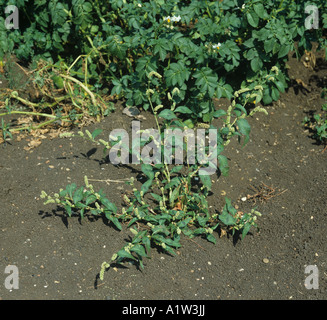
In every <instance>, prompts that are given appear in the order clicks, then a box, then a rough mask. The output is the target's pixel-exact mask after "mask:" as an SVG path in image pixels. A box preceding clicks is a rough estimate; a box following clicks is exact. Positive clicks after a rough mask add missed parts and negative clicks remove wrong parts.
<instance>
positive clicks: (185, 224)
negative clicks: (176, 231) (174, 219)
mask: <svg viewBox="0 0 327 320" xmlns="http://www.w3.org/2000/svg"><path fill="white" fill-rule="evenodd" d="M191 220H192V217H188V218H186V219H184V220H182V221H180V222H179V223H178V225H177V226H178V227H179V228H180V229H183V228H185V227H186V226H187V224H188V223H189V222H190V221H191Z"/></svg>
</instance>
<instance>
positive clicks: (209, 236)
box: [207, 233, 216, 244]
mask: <svg viewBox="0 0 327 320" xmlns="http://www.w3.org/2000/svg"><path fill="white" fill-rule="evenodd" d="M207 240H208V241H210V242H212V243H214V244H216V238H215V237H214V235H212V234H211V233H207Z"/></svg>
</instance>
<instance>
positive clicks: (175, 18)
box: [163, 16, 182, 23]
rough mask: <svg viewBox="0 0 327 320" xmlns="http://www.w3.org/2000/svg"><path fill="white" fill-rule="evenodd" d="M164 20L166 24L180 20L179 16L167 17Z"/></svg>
mask: <svg viewBox="0 0 327 320" xmlns="http://www.w3.org/2000/svg"><path fill="white" fill-rule="evenodd" d="M163 19H164V21H168V23H170V22H179V21H180V20H181V19H182V18H181V16H177V17H176V16H172V17H171V16H168V17H164V18H163Z"/></svg>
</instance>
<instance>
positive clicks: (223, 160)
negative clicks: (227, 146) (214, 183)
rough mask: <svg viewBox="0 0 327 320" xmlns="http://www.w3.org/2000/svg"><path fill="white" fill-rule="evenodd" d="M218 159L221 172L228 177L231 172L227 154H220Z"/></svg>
mask: <svg viewBox="0 0 327 320" xmlns="http://www.w3.org/2000/svg"><path fill="white" fill-rule="evenodd" d="M218 161H219V170H220V172H221V174H222V175H223V176H224V177H226V176H227V175H228V173H229V165H228V159H227V157H226V156H224V155H222V154H220V155H219V156H218Z"/></svg>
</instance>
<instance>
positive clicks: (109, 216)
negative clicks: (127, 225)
mask: <svg viewBox="0 0 327 320" xmlns="http://www.w3.org/2000/svg"><path fill="white" fill-rule="evenodd" d="M105 215H106V218H107V219H108V220H110V221H111V222H112V223H113V224H114V225H115V226H116V227H117V229H118V230H119V231H121V230H122V226H121V224H120V223H119V220H118V219H117V218H116V217H113V216H112V215H111V213H108V212H107V213H105Z"/></svg>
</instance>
